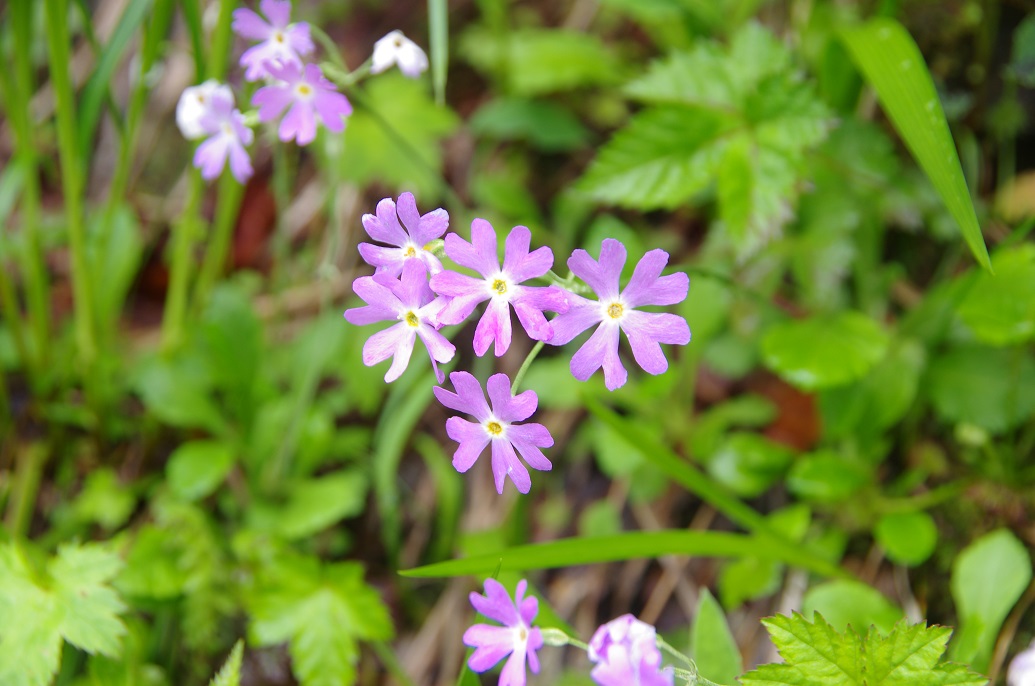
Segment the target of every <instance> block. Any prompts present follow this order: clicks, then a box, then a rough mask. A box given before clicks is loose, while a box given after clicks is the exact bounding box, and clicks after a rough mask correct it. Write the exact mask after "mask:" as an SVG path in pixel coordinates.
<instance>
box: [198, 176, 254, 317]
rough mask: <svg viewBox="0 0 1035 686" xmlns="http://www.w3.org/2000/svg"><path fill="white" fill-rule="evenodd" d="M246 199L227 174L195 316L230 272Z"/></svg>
mask: <svg viewBox="0 0 1035 686" xmlns="http://www.w3.org/2000/svg"><path fill="white" fill-rule="evenodd" d="M243 197H244V186H243V185H241V184H240V183H238V182H237V179H235V178H234V177H233V175H232V174H229V173H225V172H224V174H223V178H221V179H220V180H219V204H218V205H217V207H216V217H215V221H214V222H213V226H212V237H211V239H210V240H209V244H208V249H207V250H206V251H205V260H204V262H202V264H201V273H200V274H198V284H197V286H196V287H195V288H194V311H195V312H198V311H200V310H201V309H202V308H204V307H205V303H206V302H207V301H208V296H209V295H210V294H211V292H212V288H213V287H214V286H215V285H216V281H217V280H218V279H219V277H220V276H222V275H223V271H224V269H226V261H227V257H228V256H229V254H230V241H231V239H232V238H233V236H234V226H235V225H236V224H237V211H238V210H239V209H240V208H241V199H242V198H243Z"/></svg>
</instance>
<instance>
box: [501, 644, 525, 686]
mask: <svg viewBox="0 0 1035 686" xmlns="http://www.w3.org/2000/svg"><path fill="white" fill-rule="evenodd" d="M526 678H527V677H526V675H525V646H524V645H523V644H518V645H515V646H514V652H513V653H511V655H510V658H509V659H508V660H507V664H505V665H503V671H502V672H500V683H499V686H525V679H526Z"/></svg>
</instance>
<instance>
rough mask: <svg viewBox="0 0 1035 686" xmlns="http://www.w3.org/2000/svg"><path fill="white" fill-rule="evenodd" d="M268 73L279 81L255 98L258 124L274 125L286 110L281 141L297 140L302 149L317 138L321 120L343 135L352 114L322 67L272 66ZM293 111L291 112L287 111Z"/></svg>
mask: <svg viewBox="0 0 1035 686" xmlns="http://www.w3.org/2000/svg"><path fill="white" fill-rule="evenodd" d="M266 69H267V71H269V74H270V76H272V77H273V78H275V79H277V80H276V81H274V82H273V83H271V84H270V85H268V86H263V87H262V88H260V89H259V90H258V91H256V93H255V95H253V96H252V104H253V105H255V106H256V107H258V108H259V121H263V122H269V121H273V120H274V119H276V118H277V117H279V116H280V115H281V113H282V112H283V111H284V110H285V109H287V110H288V112H287V114H286V115H284V118H283V119H281V120H280V128H279V129H278V132H277V133H278V135H279V137H280V140H282V141H285V142H286V141H289V140H291V139H292V138H294V139H295V140H296V141H297V143H298V144H299V145H308V144H309V143H312V142H313V139H314V138H316V120H317V117H319V119H320V121H322V122H323V125H324V126H326V127H327V129H328V130H330V131H333V132H335V133H341V132H342V131H344V130H345V118H346V117H348V116H349V115H350V114H352V105H350V104H349V101H348V98H346V97H345V96H344V95H342V94H341V93H339V92H338V91H337V90H335V88H334V84H333V83H331V82H330V81H328V80H327V79H326V78H325V77H324V75H323V72H322V71H320V67H318V66H317V65H315V64H307V65H305V69H303V68H302V67H301V66H300V65H298V64H293V63H290V62H289V63H286V64H276V63H272V62H269V63H267V64H266ZM289 107H290V109H288V108H289Z"/></svg>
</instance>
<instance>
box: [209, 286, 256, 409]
mask: <svg viewBox="0 0 1035 686" xmlns="http://www.w3.org/2000/svg"><path fill="white" fill-rule="evenodd" d="M200 334H201V340H202V342H203V344H204V347H203V349H204V353H205V358H206V360H207V361H208V364H209V366H210V367H211V369H212V378H213V381H214V382H215V383H216V384H217V385H218V386H219V388H221V389H223V390H224V391H225V392H226V394H227V396H228V397H227V404H228V405H230V406H231V407H232V409H233V410H234V414H235V416H237V417H238V419H239V420H240V421H242V422H247V421H248V420H249V419H250V418H251V413H252V411H253V410H252V389H253V387H254V386H255V379H256V376H257V375H258V372H259V366H260V364H261V359H262V347H263V330H262V323H261V322H260V321H259V318H258V316H257V315H256V314H255V311H254V310H253V309H252V304H251V299H250V297H249V296H248V294H247V293H246V292H245V291H244V289H242V288H240V287H235V286H231V285H226V286H220V287H217V288H216V289H215V291H213V292H212V295H211V296H210V297H209V300H208V302H207V303H206V304H205V311H204V313H203V314H202V317H201V325H200Z"/></svg>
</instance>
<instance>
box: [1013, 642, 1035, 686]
mask: <svg viewBox="0 0 1035 686" xmlns="http://www.w3.org/2000/svg"><path fill="white" fill-rule="evenodd" d="M1006 683H1007V684H1008V686H1035V641H1032V642H1031V645H1029V646H1028V647H1027V649H1025V650H1022V651H1021V652H1019V653H1017V656H1016V657H1015V658H1014V659H1013V660H1012V661H1011V662H1010V668H1009V670H1007V672H1006Z"/></svg>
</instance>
